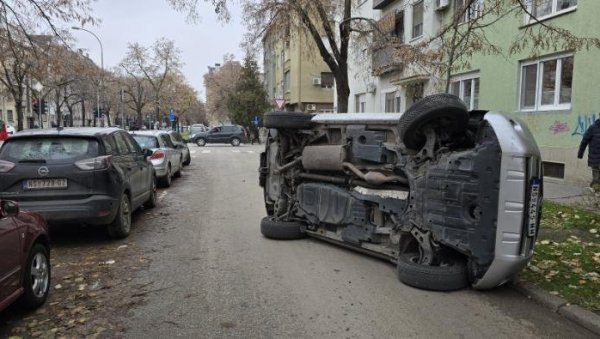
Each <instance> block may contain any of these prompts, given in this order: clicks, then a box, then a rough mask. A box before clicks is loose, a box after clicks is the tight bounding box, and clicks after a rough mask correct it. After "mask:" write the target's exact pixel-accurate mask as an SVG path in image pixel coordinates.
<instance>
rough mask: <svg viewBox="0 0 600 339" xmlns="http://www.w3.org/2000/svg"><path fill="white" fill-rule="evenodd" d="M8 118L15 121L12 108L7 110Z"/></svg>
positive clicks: (9, 120)
mask: <svg viewBox="0 0 600 339" xmlns="http://www.w3.org/2000/svg"><path fill="white" fill-rule="evenodd" d="M6 120H8V122H13V121H15V120H14V117H13V111H12V110H10V109H9V110H8V111H6Z"/></svg>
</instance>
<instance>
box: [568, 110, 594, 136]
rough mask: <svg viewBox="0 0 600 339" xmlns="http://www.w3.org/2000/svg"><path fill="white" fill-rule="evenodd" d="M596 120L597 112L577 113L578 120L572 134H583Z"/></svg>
mask: <svg viewBox="0 0 600 339" xmlns="http://www.w3.org/2000/svg"><path fill="white" fill-rule="evenodd" d="M594 121H596V113H592V114H579V115H577V122H576V123H575V128H574V129H573V132H572V133H571V136H575V135H580V136H583V134H584V133H585V131H586V130H587V129H588V127H590V126H591V125H593V124H594Z"/></svg>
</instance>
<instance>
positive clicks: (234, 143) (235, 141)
mask: <svg viewBox="0 0 600 339" xmlns="http://www.w3.org/2000/svg"><path fill="white" fill-rule="evenodd" d="M239 145H240V139H238V138H232V139H231V146H233V147H237V146H239Z"/></svg>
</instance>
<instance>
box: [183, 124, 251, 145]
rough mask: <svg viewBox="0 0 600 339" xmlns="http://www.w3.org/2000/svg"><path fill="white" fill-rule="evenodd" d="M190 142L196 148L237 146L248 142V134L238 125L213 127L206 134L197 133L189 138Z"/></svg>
mask: <svg viewBox="0 0 600 339" xmlns="http://www.w3.org/2000/svg"><path fill="white" fill-rule="evenodd" d="M190 142H193V143H195V144H196V145H198V146H204V145H206V144H231V145H232V146H239V145H240V144H241V143H247V142H248V134H247V132H246V130H245V129H244V127H242V126H240V125H225V126H217V127H213V128H211V129H210V130H208V131H206V132H198V133H195V134H193V135H192V136H191V137H190Z"/></svg>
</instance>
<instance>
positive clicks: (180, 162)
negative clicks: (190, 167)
mask: <svg viewBox="0 0 600 339" xmlns="http://www.w3.org/2000/svg"><path fill="white" fill-rule="evenodd" d="M182 168H183V161H181V158H180V159H179V169H178V170H177V172H175V173H174V174H173V176H174V177H175V178H181V169H182Z"/></svg>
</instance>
